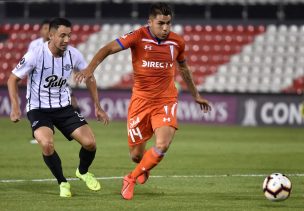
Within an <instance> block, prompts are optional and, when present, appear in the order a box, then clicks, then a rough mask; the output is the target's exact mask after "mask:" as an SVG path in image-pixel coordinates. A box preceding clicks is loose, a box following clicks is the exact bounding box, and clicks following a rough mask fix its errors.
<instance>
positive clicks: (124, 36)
mask: <svg viewBox="0 0 304 211" xmlns="http://www.w3.org/2000/svg"><path fill="white" fill-rule="evenodd" d="M133 32H134V31H130V32H128V33H127V34H124V35H122V36H121V38H122V39H126V37H127V36H128V35H130V34H133Z"/></svg>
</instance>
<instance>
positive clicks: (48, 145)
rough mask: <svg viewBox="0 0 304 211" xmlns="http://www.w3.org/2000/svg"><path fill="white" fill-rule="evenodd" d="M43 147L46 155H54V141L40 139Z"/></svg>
mask: <svg viewBox="0 0 304 211" xmlns="http://www.w3.org/2000/svg"><path fill="white" fill-rule="evenodd" d="M39 144H40V146H41V148H42V152H43V154H44V155H52V154H53V153H54V150H55V149H54V144H53V143H52V142H48V141H45V142H43V141H40V142H39Z"/></svg>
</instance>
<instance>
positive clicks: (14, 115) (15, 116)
mask: <svg viewBox="0 0 304 211" xmlns="http://www.w3.org/2000/svg"><path fill="white" fill-rule="evenodd" d="M10 119H11V121H12V122H19V121H20V119H21V111H20V108H15V109H12V111H11V113H10Z"/></svg>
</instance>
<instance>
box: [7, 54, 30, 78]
mask: <svg viewBox="0 0 304 211" xmlns="http://www.w3.org/2000/svg"><path fill="white" fill-rule="evenodd" d="M35 58H36V57H35V53H34V52H33V51H29V52H27V53H26V54H25V55H24V56H23V57H22V59H21V60H20V61H19V63H18V64H17V66H16V67H15V68H14V69H13V71H12V73H13V74H14V75H16V76H17V77H18V78H21V79H23V78H25V77H26V76H27V75H28V74H29V72H31V71H32V70H33V69H34V68H35V65H36V60H35Z"/></svg>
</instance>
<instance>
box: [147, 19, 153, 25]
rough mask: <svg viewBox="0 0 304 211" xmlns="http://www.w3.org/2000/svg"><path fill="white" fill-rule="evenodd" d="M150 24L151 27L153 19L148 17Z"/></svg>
mask: <svg viewBox="0 0 304 211" xmlns="http://www.w3.org/2000/svg"><path fill="white" fill-rule="evenodd" d="M148 25H149V27H151V26H152V19H151V18H149V19H148Z"/></svg>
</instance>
